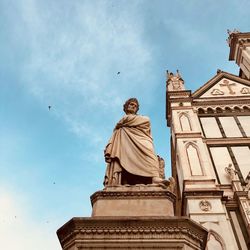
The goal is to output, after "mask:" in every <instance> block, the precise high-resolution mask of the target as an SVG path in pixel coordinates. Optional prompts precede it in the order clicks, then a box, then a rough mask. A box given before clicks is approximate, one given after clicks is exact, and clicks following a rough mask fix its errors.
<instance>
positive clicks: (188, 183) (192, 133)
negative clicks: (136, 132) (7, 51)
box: [166, 31, 250, 250]
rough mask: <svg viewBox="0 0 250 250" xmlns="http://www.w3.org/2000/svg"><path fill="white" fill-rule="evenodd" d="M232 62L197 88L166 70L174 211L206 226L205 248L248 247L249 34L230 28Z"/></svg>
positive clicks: (249, 157) (249, 209) (249, 245)
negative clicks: (233, 70)
mask: <svg viewBox="0 0 250 250" xmlns="http://www.w3.org/2000/svg"><path fill="white" fill-rule="evenodd" d="M228 43H229V47H230V56H229V59H230V60H235V61H236V63H237V64H238V65H239V66H240V73H239V76H236V75H232V74H230V73H227V72H223V71H221V70H218V71H217V74H216V75H215V76H214V77H213V78H212V79H210V80H209V81H208V82H207V83H205V84H204V85H203V86H202V87H201V88H199V89H198V90H196V91H194V92H193V93H192V92H191V91H190V90H185V86H184V81H183V79H182V78H181V76H180V74H179V72H177V73H176V74H173V73H168V74H167V105H166V118H167V124H168V126H169V127H170V129H171V160H172V174H173V177H174V178H175V179H176V181H177V183H178V184H177V190H176V194H177V206H176V215H179V216H188V217H189V218H191V219H193V220H194V221H196V222H198V223H199V224H201V225H202V226H204V227H205V228H206V229H207V230H208V243H207V249H218V250H219V249H220V250H222V249H231V250H234V249H244V250H245V249H250V242H249V239H250V200H249V198H250V195H249V194H250V193H249V187H250V174H249V173H250V33H240V32H238V31H234V32H229V38H228Z"/></svg>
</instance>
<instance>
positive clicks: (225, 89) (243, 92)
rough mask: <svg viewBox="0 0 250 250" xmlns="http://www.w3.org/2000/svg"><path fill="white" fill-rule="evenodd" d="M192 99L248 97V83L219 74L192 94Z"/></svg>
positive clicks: (222, 73)
mask: <svg viewBox="0 0 250 250" xmlns="http://www.w3.org/2000/svg"><path fill="white" fill-rule="evenodd" d="M192 96H193V98H209V99H210V98H223V97H227V98H228V97H243V96H244V97H246V96H249V97H250V81H249V80H246V79H243V78H240V77H238V76H235V75H232V74H229V73H226V72H222V71H221V72H219V73H218V74H217V75H216V76H214V77H213V78H212V79H211V80H209V81H208V82H207V83H205V84H204V85H203V86H202V87H201V88H199V89H198V90H196V91H195V92H194V93H193V95H192Z"/></svg>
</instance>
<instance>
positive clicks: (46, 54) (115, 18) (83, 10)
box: [10, 0, 152, 142]
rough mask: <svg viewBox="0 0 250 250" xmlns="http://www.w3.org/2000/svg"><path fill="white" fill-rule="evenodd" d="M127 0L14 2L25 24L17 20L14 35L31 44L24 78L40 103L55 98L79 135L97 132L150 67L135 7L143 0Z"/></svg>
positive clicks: (23, 68) (25, 58)
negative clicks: (126, 1) (17, 25)
mask: <svg viewBox="0 0 250 250" xmlns="http://www.w3.org/2000/svg"><path fill="white" fill-rule="evenodd" d="M124 3H125V2H123V1H121V2H113V3H111V2H109V1H96V2H95V4H93V3H92V2H88V1H84V2H82V1H75V2H71V3H70V4H69V3H65V2H64V3H63V4H60V3H58V4H54V3H49V2H44V3H43V2H41V1H35V0H25V1H20V2H19V3H18V4H17V5H16V6H15V8H16V14H17V19H18V20H19V28H18V29H17V28H15V27H14V26H15V25H14V24H15V23H13V24H12V29H13V31H15V32H14V34H13V36H15V35H17V36H18V37H19V38H20V41H17V44H16V46H20V45H22V46H23V50H24V51H25V52H26V53H25V55H23V58H22V60H23V63H22V65H21V66H20V74H21V75H20V77H21V82H22V84H23V86H24V87H25V88H27V91H29V92H30V93H31V94H32V95H33V96H34V97H35V98H36V99H37V101H38V102H40V103H41V104H42V105H46V106H47V105H51V106H52V107H53V106H55V109H54V110H55V111H54V112H55V113H56V115H57V117H58V118H59V119H61V120H62V122H65V124H66V125H67V126H68V128H69V130H70V131H72V132H74V133H75V134H76V135H78V136H80V137H81V136H85V135H86V137H87V136H88V134H90V133H91V134H93V131H91V129H94V128H95V127H96V126H97V125H98V126H99V124H100V122H103V121H101V120H100V119H101V118H100V117H101V116H103V115H107V114H109V113H110V112H111V113H112V115H113V116H116V117H117V116H118V113H120V107H121V104H122V102H123V101H124V99H125V98H127V96H129V95H130V93H131V92H132V91H133V89H135V88H137V89H139V86H140V85H141V86H143V84H144V80H145V77H146V75H148V74H149V72H150V68H149V64H150V60H151V58H152V55H151V51H150V48H149V47H148V45H147V44H146V43H145V41H144V40H143V32H144V26H143V23H142V20H140V18H137V15H136V12H137V11H138V7H139V3H140V2H135V3H130V5H129V6H127V7H126V11H124V10H123V4H124ZM65 5H66V6H67V10H66V9H65V8H66V7H65ZM131 13H134V15H131ZM131 17H132V18H131ZM13 19H14V18H13ZM10 32H11V30H10ZM21 34H23V36H21ZM19 49H21V48H19ZM147 67H148V68H147ZM118 71H120V72H121V74H120V75H117V72H118ZM145 72H147V74H145ZM138 76H140V77H138ZM147 92H150V87H148V89H145V95H146V93H147ZM111 104H112V105H111ZM97 110H98V111H99V112H101V113H98V112H96V111H97ZM80 124H81V125H80ZM103 125H104V126H105V122H104V124H103ZM101 134H102V133H99V134H96V136H94V137H93V141H95V142H99V140H101V139H100V138H101V137H102V135H101ZM98 138H99V139H98ZM91 140H92V139H91Z"/></svg>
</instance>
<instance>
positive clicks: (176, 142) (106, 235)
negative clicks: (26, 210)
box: [57, 30, 250, 250]
mask: <svg viewBox="0 0 250 250" xmlns="http://www.w3.org/2000/svg"><path fill="white" fill-rule="evenodd" d="M228 44H229V47H230V54H229V60H233V61H235V62H236V63H237V65H239V67H240V71H239V76H236V75H233V74H230V73H228V72H223V71H221V70H218V71H217V74H216V75H215V76H214V77H213V78H212V79H210V80H209V81H208V82H207V83H205V84H204V85H203V86H201V87H200V88H199V89H198V90H196V91H194V92H191V91H190V90H186V87H185V84H184V80H183V79H182V77H181V75H180V73H179V72H178V71H177V72H176V73H172V72H168V71H167V81H166V119H167V125H168V126H169V127H170V130H171V139H170V141H171V161H172V162H171V167H172V176H173V177H174V178H172V179H171V178H170V179H169V180H170V181H165V184H164V185H165V186H164V185H162V184H161V185H158V184H156V183H152V184H145V183H144V184H143V183H142V184H139V185H138V184H137V185H121V184H119V185H107V186H105V188H104V189H103V190H100V191H97V192H95V193H94V194H93V195H92V196H91V203H92V207H93V210H92V215H91V217H88V218H83V217H77V218H72V219H71V220H70V221H68V222H67V223H65V225H63V226H62V227H61V228H60V229H58V231H57V235H58V238H59V240H60V243H61V246H62V249H64V250H78V249H148V250H150V249H169V250H170V249H171V250H173V249H183V250H189V249H196V250H199V249H204V250H235V249H241V250H247V249H250V240H249V239H250V33H240V32H238V31H236V30H235V31H233V32H229V38H228ZM166 183H168V184H166Z"/></svg>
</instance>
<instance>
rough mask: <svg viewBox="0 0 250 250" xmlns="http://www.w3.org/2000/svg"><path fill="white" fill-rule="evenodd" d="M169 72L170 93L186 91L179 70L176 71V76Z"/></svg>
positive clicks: (168, 85)
mask: <svg viewBox="0 0 250 250" xmlns="http://www.w3.org/2000/svg"><path fill="white" fill-rule="evenodd" d="M166 72H167V88H168V91H178V90H184V89H185V88H184V80H183V79H182V77H181V74H180V72H179V70H178V69H177V70H176V74H174V73H172V72H169V71H168V70H167V71H166Z"/></svg>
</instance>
